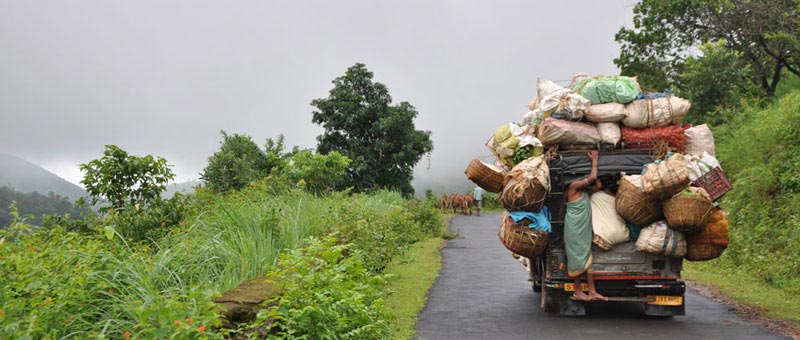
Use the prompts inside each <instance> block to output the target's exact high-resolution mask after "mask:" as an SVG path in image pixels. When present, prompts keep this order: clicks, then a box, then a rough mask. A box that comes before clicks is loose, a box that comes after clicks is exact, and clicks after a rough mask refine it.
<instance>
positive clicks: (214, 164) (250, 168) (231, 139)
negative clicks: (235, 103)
mask: <svg viewBox="0 0 800 340" xmlns="http://www.w3.org/2000/svg"><path fill="white" fill-rule="evenodd" d="M220 133H221V134H222V141H221V142H220V145H221V146H220V149H219V151H217V152H215V153H214V154H213V155H212V156H211V157H208V165H207V166H206V167H205V169H203V173H202V174H201V175H200V178H201V179H202V180H203V181H204V182H205V184H206V185H207V186H208V188H209V189H210V190H212V191H214V192H223V191H228V190H239V189H241V188H243V187H245V186H246V185H248V184H250V183H251V182H253V181H256V180H258V179H261V178H263V177H264V176H266V175H268V174H269V172H270V171H271V170H272V168H273V167H279V166H281V164H282V162H283V160H282V155H281V151H282V150H283V136H281V137H280V138H278V141H277V142H276V141H273V140H271V139H268V140H267V150H268V151H270V153H269V154H268V153H266V152H264V151H262V150H261V149H259V148H258V145H256V143H255V142H253V139H251V138H250V136H247V135H240V134H237V133H234V134H233V135H228V134H227V133H226V132H225V131H220Z"/></svg>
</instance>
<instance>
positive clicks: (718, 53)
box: [680, 40, 754, 125]
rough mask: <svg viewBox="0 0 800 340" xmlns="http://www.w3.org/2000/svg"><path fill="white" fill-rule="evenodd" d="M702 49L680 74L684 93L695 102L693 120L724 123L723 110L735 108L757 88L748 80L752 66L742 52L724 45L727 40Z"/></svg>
mask: <svg viewBox="0 0 800 340" xmlns="http://www.w3.org/2000/svg"><path fill="white" fill-rule="evenodd" d="M700 51H701V52H702V55H701V56H699V57H689V58H687V59H686V63H685V65H684V70H683V73H681V75H680V78H681V84H682V88H683V91H682V92H681V94H682V95H683V96H685V97H686V98H688V99H689V100H691V102H692V112H693V114H692V115H691V116H690V117H689V118H690V119H689V121H690V122H693V123H697V122H700V121H703V122H706V123H711V124H715V125H716V124H721V123H723V122H725V121H727V118H726V117H724V116H723V114H724V112H726V111H727V110H730V109H735V108H736V107H738V106H739V105H740V104H741V99H742V98H744V97H745V96H746V95H747V94H748V93H753V92H754V89H753V88H752V87H753V86H754V85H752V84H751V83H749V82H747V81H746V80H745V79H746V78H747V75H748V73H749V72H750V67H749V66H748V65H746V64H744V63H743V62H742V59H741V58H740V57H741V53H737V52H734V51H731V50H729V49H727V48H725V41H724V40H721V41H718V42H716V43H713V42H709V43H705V44H703V45H702V46H700ZM720 84H729V85H728V86H720Z"/></svg>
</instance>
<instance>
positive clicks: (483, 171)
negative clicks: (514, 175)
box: [464, 159, 505, 192]
mask: <svg viewBox="0 0 800 340" xmlns="http://www.w3.org/2000/svg"><path fill="white" fill-rule="evenodd" d="M464 173H465V174H466V175H467V179H468V180H470V181H473V182H475V184H477V185H478V186H479V187H481V188H483V189H485V190H486V191H488V192H500V190H501V189H502V188H503V176H505V175H504V174H503V172H502V171H501V170H500V169H497V168H496V167H494V166H492V165H490V164H486V163H484V162H481V161H480V160H478V159H473V160H472V162H469V165H468V166H467V170H465V171H464Z"/></svg>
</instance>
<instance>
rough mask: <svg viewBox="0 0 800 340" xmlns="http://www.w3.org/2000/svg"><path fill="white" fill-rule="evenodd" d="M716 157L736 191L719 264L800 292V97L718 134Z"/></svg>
mask: <svg viewBox="0 0 800 340" xmlns="http://www.w3.org/2000/svg"><path fill="white" fill-rule="evenodd" d="M718 131H719V132H717V134H716V137H717V156H718V157H719V159H720V162H721V163H722V164H723V166H724V169H725V171H726V173H727V175H728V177H729V178H730V180H731V182H732V183H733V186H734V190H733V191H731V192H729V193H728V194H727V195H726V196H725V197H723V199H722V202H721V203H722V206H723V207H724V208H725V209H728V210H730V211H731V212H732V214H731V216H730V220H731V247H730V248H729V249H728V250H727V251H726V252H725V253H724V254H723V256H722V257H721V258H720V259H719V260H717V263H718V264H720V265H722V266H724V267H726V268H728V269H730V270H732V271H735V272H738V273H743V274H744V273H746V274H747V275H748V276H753V277H755V278H757V279H759V280H761V281H762V282H763V283H765V284H767V285H771V286H773V287H777V288H781V289H783V290H785V291H787V292H789V293H790V294H795V295H796V294H798V293H800V278H798V276H797V273H798V272H800V259H799V258H798V257H797V254H798V253H800V239H798V237H797V232H798V230H800V215H798V212H800V168H798V167H797V164H800V146H798V144H797V136H800V92H798V91H795V92H793V93H791V94H789V95H786V96H785V97H784V98H782V99H781V100H779V101H778V102H777V103H775V104H773V105H770V106H768V107H767V108H765V109H751V110H747V111H743V112H741V113H739V114H738V115H737V116H736V119H734V120H733V121H732V122H731V123H730V124H728V125H726V126H724V127H722V128H721V129H719V130H718Z"/></svg>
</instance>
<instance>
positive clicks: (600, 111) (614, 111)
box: [584, 103, 628, 123]
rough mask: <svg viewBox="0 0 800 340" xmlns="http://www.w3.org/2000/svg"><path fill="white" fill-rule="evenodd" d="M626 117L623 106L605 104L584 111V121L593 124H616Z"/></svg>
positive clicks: (626, 113) (626, 112)
mask: <svg viewBox="0 0 800 340" xmlns="http://www.w3.org/2000/svg"><path fill="white" fill-rule="evenodd" d="M627 116H628V111H627V110H626V109H625V104H620V103H605V104H597V105H592V106H589V109H588V110H586V114H585V115H584V117H586V120H588V121H590V122H594V123H610V122H618V121H620V120H622V119H624V118H625V117H627Z"/></svg>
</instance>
